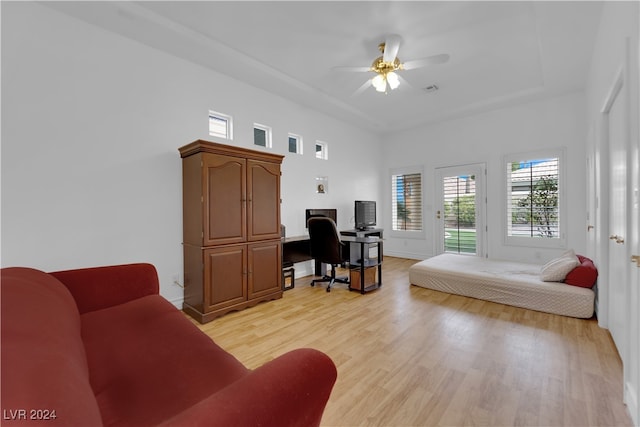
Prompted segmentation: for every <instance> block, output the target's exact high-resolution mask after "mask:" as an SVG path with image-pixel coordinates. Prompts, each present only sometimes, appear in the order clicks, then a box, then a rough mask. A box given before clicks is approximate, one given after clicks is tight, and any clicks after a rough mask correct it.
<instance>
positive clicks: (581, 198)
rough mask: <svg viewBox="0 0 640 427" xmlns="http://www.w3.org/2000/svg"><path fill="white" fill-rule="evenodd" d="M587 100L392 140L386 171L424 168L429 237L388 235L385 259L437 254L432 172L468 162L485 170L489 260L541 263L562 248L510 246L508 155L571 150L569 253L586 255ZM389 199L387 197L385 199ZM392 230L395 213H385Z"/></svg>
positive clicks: (572, 97)
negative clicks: (507, 229) (506, 229)
mask: <svg viewBox="0 0 640 427" xmlns="http://www.w3.org/2000/svg"><path fill="white" fill-rule="evenodd" d="M584 105H585V97H584V94H583V93H573V94H568V95H565V96H561V97H558V98H554V99H549V100H543V101H536V102H531V103H528V104H523V105H518V106H515V107H511V108H508V109H499V110H494V111H489V112H486V113H483V114H477V115H474V116H470V117H463V118H459V119H454V120H449V121H443V122H439V123H436V124H431V125H427V126H423V127H419V128H416V129H413V130H410V131H407V132H403V133H399V134H394V135H392V136H389V137H388V138H387V139H388V140H389V142H393V144H389V145H385V148H383V150H384V155H383V159H384V160H385V164H384V166H383V168H384V169H385V170H387V172H386V173H387V174H388V169H391V168H398V167H403V166H413V165H422V166H423V167H424V174H425V190H424V191H425V193H424V197H425V209H426V212H425V215H424V220H425V228H426V239H397V238H393V237H390V236H389V233H387V234H386V235H385V237H386V238H387V241H386V242H385V253H387V254H394V253H395V254H402V256H405V257H409V258H416V259H424V258H428V257H430V256H433V255H434V252H435V242H434V235H435V232H434V216H435V215H434V209H433V206H434V203H435V199H434V193H435V188H436V187H435V185H436V183H435V168H438V167H445V166H457V165H464V164H471V163H486V165H487V200H488V205H487V218H488V220H487V225H488V227H489V231H488V236H487V240H488V242H487V251H488V255H489V257H492V258H504V259H512V260H521V261H533V262H544V261H546V260H549V259H551V258H553V257H554V256H557V255H558V254H559V253H560V252H561V250H560V249H541V248H528V247H520V246H518V247H514V246H507V245H505V243H504V241H503V230H504V227H505V218H506V214H505V213H504V211H505V194H504V193H505V186H504V180H505V177H504V169H505V168H504V165H503V156H504V155H506V154H516V153H523V152H528V151H535V150H539V149H547V148H549V149H555V148H561V147H564V148H565V149H566V163H567V164H566V181H567V182H566V190H567V191H566V197H567V205H566V206H567V219H568V221H567V223H566V224H564V226H566V230H565V231H566V233H567V247H569V248H574V249H575V250H576V251H577V252H578V253H580V252H582V251H584V249H585V236H584V230H585V226H586V225H585V224H586V222H585V221H586V214H585V203H586V202H585V184H584V164H585V143H584V140H585V135H586V125H585V114H584V113H585V110H584ZM385 197H386V199H385V200H388V199H389V197H388V196H387V195H386V193H385ZM385 218H387V224H385V225H384V226H385V228H387V229H390V228H391V225H390V222H389V218H390V213H386V216H385Z"/></svg>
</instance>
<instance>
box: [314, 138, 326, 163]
mask: <svg viewBox="0 0 640 427" xmlns="http://www.w3.org/2000/svg"><path fill="white" fill-rule="evenodd" d="M316 158H318V159H323V160H328V159H329V147H328V145H327V143H326V142H322V141H316Z"/></svg>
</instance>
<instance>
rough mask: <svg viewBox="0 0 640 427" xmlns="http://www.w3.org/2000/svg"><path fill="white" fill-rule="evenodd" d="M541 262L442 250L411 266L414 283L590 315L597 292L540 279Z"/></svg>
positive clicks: (551, 310) (556, 311)
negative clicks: (497, 258) (442, 252)
mask: <svg viewBox="0 0 640 427" xmlns="http://www.w3.org/2000/svg"><path fill="white" fill-rule="evenodd" d="M540 268H541V266H540V265H537V264H529V263H522V262H514V261H504V260H495V259H487V258H482V257H478V256H472V255H458V254H441V255H438V256H435V257H433V258H429V259H426V260H424V261H421V262H419V263H417V264H414V265H412V266H411V267H410V268H409V281H410V283H411V284H413V285H416V286H421V287H423V288H428V289H435V290H437V291H442V292H447V293H450V294H456V295H464V296H468V297H473V298H478V299H482V300H486V301H492V302H497V303H501V304H507V305H512V306H515V307H522V308H528V309H531V310H537V311H543V312H546V313H552V314H560V315H563V316H571V317H579V318H590V317H592V316H593V312H594V299H595V293H594V292H593V290H591V289H588V288H581V287H577V286H571V285H567V284H565V283H559V282H543V281H542V280H540Z"/></svg>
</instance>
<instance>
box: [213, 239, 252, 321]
mask: <svg viewBox="0 0 640 427" xmlns="http://www.w3.org/2000/svg"><path fill="white" fill-rule="evenodd" d="M246 248H247V247H246V245H234V246H224V247H220V248H214V249H206V250H205V251H204V258H205V261H204V281H205V301H206V302H207V309H208V311H211V310H216V309H220V308H223V307H227V306H230V305H234V304H238V303H242V302H244V301H246V299H247V291H246V289H247V286H246V283H247V251H246Z"/></svg>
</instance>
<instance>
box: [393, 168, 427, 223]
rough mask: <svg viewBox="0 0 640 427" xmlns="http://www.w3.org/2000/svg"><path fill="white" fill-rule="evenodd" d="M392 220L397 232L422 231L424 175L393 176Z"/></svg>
mask: <svg viewBox="0 0 640 427" xmlns="http://www.w3.org/2000/svg"><path fill="white" fill-rule="evenodd" d="M391 205H392V207H391V210H392V211H391V218H392V224H391V225H392V229H393V230H395V231H404V230H406V231H422V173H410V174H398V175H391Z"/></svg>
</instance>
